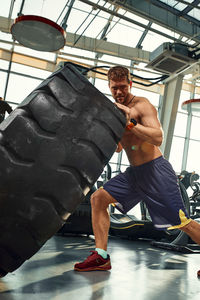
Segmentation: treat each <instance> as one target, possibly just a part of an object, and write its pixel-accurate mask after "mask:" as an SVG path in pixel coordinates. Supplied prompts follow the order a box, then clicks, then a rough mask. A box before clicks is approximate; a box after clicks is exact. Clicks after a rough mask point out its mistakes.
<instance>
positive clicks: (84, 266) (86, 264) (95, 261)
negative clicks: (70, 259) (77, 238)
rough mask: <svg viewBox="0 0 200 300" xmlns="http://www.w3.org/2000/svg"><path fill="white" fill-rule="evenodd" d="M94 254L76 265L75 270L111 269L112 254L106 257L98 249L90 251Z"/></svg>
mask: <svg viewBox="0 0 200 300" xmlns="http://www.w3.org/2000/svg"><path fill="white" fill-rule="evenodd" d="M90 252H92V254H91V255H90V256H88V258H86V260H84V261H83V262H80V263H77V264H75V265H74V270H75V271H79V272H86V271H97V270H98V271H107V270H110V269H111V263H110V256H109V255H108V257H107V258H106V259H104V258H103V257H102V256H101V255H99V254H98V253H97V251H90Z"/></svg>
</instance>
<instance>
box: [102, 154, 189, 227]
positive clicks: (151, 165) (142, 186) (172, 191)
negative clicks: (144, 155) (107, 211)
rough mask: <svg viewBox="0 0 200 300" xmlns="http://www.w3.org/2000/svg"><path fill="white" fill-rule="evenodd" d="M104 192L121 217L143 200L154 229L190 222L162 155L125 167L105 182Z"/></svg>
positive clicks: (170, 171) (173, 178)
mask: <svg viewBox="0 0 200 300" xmlns="http://www.w3.org/2000/svg"><path fill="white" fill-rule="evenodd" d="M104 189H105V190H106V191H107V192H108V193H109V194H110V195H111V196H112V197H113V198H114V199H115V200H116V201H117V203H115V206H116V208H117V209H118V210H119V211H121V212H122V213H123V214H126V213H127V212H128V211H129V210H130V209H131V208H133V207H134V206H135V205H136V204H138V203H139V202H140V201H142V200H143V201H144V203H145V204H146V206H147V209H148V212H149V214H150V216H151V219H152V222H153V224H154V226H155V227H156V228H157V229H174V228H181V227H183V226H185V225H187V224H188V223H189V222H190V221H191V219H189V216H188V214H187V212H186V210H185V206H184V203H183V199H182V196H181V192H180V188H179V185H178V180H177V176H176V174H175V172H174V170H173V168H172V166H171V164H170V163H169V162H168V161H167V160H166V159H165V158H164V157H163V156H160V157H158V158H156V159H154V160H152V161H150V162H148V163H145V164H143V165H140V166H136V167H134V166H130V167H128V168H127V169H126V171H125V172H124V173H120V174H119V175H117V176H115V177H113V178H111V179H110V180H109V181H108V182H106V183H105V184H104Z"/></svg>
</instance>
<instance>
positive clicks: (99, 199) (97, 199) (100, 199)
mask: <svg viewBox="0 0 200 300" xmlns="http://www.w3.org/2000/svg"><path fill="white" fill-rule="evenodd" d="M90 202H91V206H92V208H94V209H101V208H103V209H106V208H107V207H108V205H109V201H108V194H107V192H106V191H105V190H104V189H102V188H101V189H98V190H97V191H95V192H94V193H93V194H92V195H91V197H90Z"/></svg>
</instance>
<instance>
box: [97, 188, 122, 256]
mask: <svg viewBox="0 0 200 300" xmlns="http://www.w3.org/2000/svg"><path fill="white" fill-rule="evenodd" d="M114 202H116V200H115V199H114V198H113V197H112V196H111V195H110V194H109V193H108V192H107V191H105V190H104V189H99V190H97V191H96V192H94V193H93V194H92V196H91V206H92V228H93V233H94V236H95V242H96V248H100V249H103V250H105V251H106V250H107V243H108V231H109V227H110V216H109V212H108V206H109V204H111V203H114Z"/></svg>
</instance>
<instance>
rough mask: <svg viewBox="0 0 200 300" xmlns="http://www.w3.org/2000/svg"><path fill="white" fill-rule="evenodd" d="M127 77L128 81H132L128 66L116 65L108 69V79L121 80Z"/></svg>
mask: <svg viewBox="0 0 200 300" xmlns="http://www.w3.org/2000/svg"><path fill="white" fill-rule="evenodd" d="M124 79H126V80H127V81H128V83H130V81H131V76H130V72H129V70H128V69H127V68H125V67H123V66H115V67H112V68H110V69H109V71H108V81H109V82H110V80H113V81H121V80H124Z"/></svg>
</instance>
